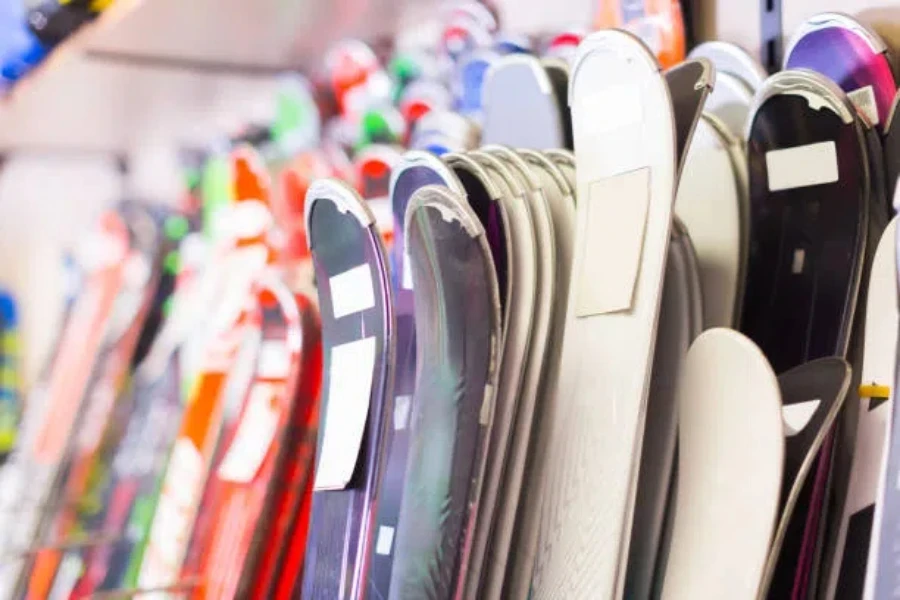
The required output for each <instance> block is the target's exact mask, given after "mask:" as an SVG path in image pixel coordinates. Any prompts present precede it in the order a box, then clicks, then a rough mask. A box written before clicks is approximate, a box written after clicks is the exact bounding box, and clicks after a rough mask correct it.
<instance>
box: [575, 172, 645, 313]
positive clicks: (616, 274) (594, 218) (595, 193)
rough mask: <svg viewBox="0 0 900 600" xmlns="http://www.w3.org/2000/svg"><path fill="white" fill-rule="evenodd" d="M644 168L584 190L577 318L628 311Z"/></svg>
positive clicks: (641, 222)
mask: <svg viewBox="0 0 900 600" xmlns="http://www.w3.org/2000/svg"><path fill="white" fill-rule="evenodd" d="M649 186H650V169H649V168H646V167H645V168H642V169H637V170H635V171H630V172H628V173H622V174H620V175H616V176H614V177H609V178H607V179H601V180H599V181H595V182H593V183H591V184H590V185H589V188H588V190H589V192H588V198H587V199H586V206H585V208H584V210H585V212H586V213H587V214H586V215H585V218H584V220H583V221H582V223H583V224H582V225H581V226H580V227H581V230H580V231H579V232H578V233H579V234H580V239H581V240H582V241H581V243H582V244H583V247H582V251H581V269H580V272H579V273H578V278H577V281H578V295H577V297H576V300H575V314H576V316H577V317H590V316H593V315H601V314H606V313H612V312H618V311H625V310H629V309H631V306H632V303H633V300H634V289H635V286H636V284H637V278H638V272H639V270H640V264H641V254H642V252H643V248H644V230H645V228H646V226H647V211H648V209H649V206H650V188H649Z"/></svg>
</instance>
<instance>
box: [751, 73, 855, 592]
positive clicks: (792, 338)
mask: <svg viewBox="0 0 900 600" xmlns="http://www.w3.org/2000/svg"><path fill="white" fill-rule="evenodd" d="M748 160H749V165H750V220H751V228H750V230H751V232H752V236H751V238H750V250H749V256H748V265H747V282H746V294H745V297H744V303H743V311H742V312H743V314H742V319H741V329H742V330H743V331H744V332H745V333H746V334H747V335H748V336H749V337H751V338H752V339H753V340H754V341H755V342H756V343H757V344H758V345H759V346H760V347H761V348H762V349H763V351H764V352H765V353H766V356H767V357H768V358H769V360H770V361H771V363H772V366H773V367H774V368H775V369H776V371H785V370H787V369H790V368H792V367H794V366H798V365H801V364H803V363H805V362H806V361H808V360H810V359H814V358H819V357H824V356H845V355H846V353H847V349H848V346H849V342H850V334H851V326H852V323H853V320H854V314H855V309H856V302H855V298H856V296H857V292H858V289H859V284H860V277H861V274H862V267H863V256H864V251H865V244H866V235H867V228H868V225H869V212H870V198H869V194H870V182H869V171H868V167H867V155H866V146H865V140H864V137H863V131H862V127H861V124H860V123H859V121H858V120H857V119H856V118H855V116H854V111H853V110H852V107H851V106H850V105H849V103H848V102H847V100H846V98H845V97H844V96H843V93H842V92H841V91H840V89H838V88H837V86H836V85H834V84H833V83H831V82H829V81H828V80H826V79H824V78H823V77H822V76H821V75H818V74H816V73H813V72H810V71H784V72H782V73H778V74H776V75H774V76H772V77H771V78H770V79H769V80H768V82H767V83H766V85H765V86H764V87H763V88H762V90H760V92H759V93H758V94H757V99H756V108H755V110H754V112H753V116H752V117H751V123H750V127H749V129H748ZM831 446H832V444H831V442H830V441H829V440H826V441H825V443H824V445H823V452H822V455H821V457H820V460H819V465H817V467H816V473H815V476H814V477H811V478H810V479H809V483H808V485H807V486H806V488H805V489H804V491H803V493H802V494H801V496H800V498H799V500H798V507H797V509H796V510H795V511H794V515H795V517H794V519H792V522H791V524H790V525H789V528H788V532H787V535H786V537H785V541H784V545H783V548H782V551H781V557H780V560H779V565H778V568H777V570H776V573H775V576H774V579H773V582H772V587H771V594H772V597H786V596H787V595H788V594H791V593H794V594H797V595H799V596H801V597H802V596H803V595H804V593H805V592H804V590H805V589H806V588H807V585H808V582H809V573H810V572H811V571H812V570H814V566H815V565H814V563H815V562H816V559H815V557H816V556H817V555H818V550H817V548H819V542H818V540H819V537H820V534H819V530H820V523H821V519H822V518H823V516H824V515H823V514H822V512H823V511H822V506H823V503H824V500H825V489H826V487H827V485H826V483H827V479H828V475H829V472H830V465H831ZM814 490H817V493H816V494H813V491H814Z"/></svg>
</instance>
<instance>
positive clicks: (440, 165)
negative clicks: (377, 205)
mask: <svg viewBox="0 0 900 600" xmlns="http://www.w3.org/2000/svg"><path fill="white" fill-rule="evenodd" d="M421 168H425V169H431V170H432V171H434V172H435V173H437V174H438V175H439V176H440V178H441V179H443V180H444V181H448V182H450V181H453V179H454V175H453V173H452V172H451V171H450V167H448V166H447V165H446V164H445V163H444V161H442V160H441V159H440V158H439V157H437V156H435V155H434V154H432V153H431V152H425V151H424V150H407V151H406V152H404V153H403V158H401V159H400V162H399V163H397V166H396V167H394V168H393V169H392V170H391V184H390V188H389V189H390V191H389V193H388V194H389V196H390V198H391V204H392V205H393V204H394V191H395V190H396V188H397V180H398V179H400V176H401V175H402V174H403V173H405V172H406V171H409V170H410V169H421Z"/></svg>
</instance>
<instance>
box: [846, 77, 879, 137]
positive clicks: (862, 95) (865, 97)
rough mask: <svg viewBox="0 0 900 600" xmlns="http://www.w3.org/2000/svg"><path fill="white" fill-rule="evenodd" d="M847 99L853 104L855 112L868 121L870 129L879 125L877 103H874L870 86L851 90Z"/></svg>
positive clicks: (873, 95)
mask: <svg viewBox="0 0 900 600" xmlns="http://www.w3.org/2000/svg"><path fill="white" fill-rule="evenodd" d="M847 99H848V100H850V102H852V103H853V106H855V107H856V110H858V111H859V112H860V114H862V116H864V117H865V118H866V120H867V121H869V124H870V125H871V126H872V127H874V126H876V125H878V124H879V123H881V119H880V118H879V117H878V103H877V102H875V90H874V89H873V88H872V86H871V85H867V86H865V87H861V88H859V89H856V90H853V91H852V92H850V93H848V94H847Z"/></svg>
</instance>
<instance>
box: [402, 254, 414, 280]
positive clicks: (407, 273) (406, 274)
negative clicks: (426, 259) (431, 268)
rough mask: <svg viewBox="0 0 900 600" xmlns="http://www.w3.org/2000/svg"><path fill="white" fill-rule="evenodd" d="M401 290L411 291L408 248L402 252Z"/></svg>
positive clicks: (411, 278)
mask: <svg viewBox="0 0 900 600" xmlns="http://www.w3.org/2000/svg"><path fill="white" fill-rule="evenodd" d="M403 289H405V290H411V289H413V276H412V263H411V262H410V260H409V248H405V249H404V250H403Z"/></svg>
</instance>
